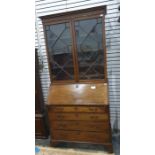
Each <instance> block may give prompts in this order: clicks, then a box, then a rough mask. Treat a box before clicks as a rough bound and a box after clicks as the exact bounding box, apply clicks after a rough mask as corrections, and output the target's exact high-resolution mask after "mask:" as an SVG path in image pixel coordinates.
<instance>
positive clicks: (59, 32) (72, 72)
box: [41, 6, 113, 152]
mask: <svg viewBox="0 0 155 155" xmlns="http://www.w3.org/2000/svg"><path fill="white" fill-rule="evenodd" d="M105 14H106V7H105V6H101V7H94V8H90V9H84V10H80V11H73V12H67V13H63V14H57V15H48V16H44V17H41V19H42V22H43V26H44V34H45V40H46V50H47V56H48V65H49V72H50V78H51V83H52V84H51V87H50V89H49V94H48V102H47V109H48V117H49V126H50V132H51V145H52V146H54V145H56V144H57V143H60V142H72V143H73V142H74V143H91V144H103V145H104V146H105V147H106V148H107V149H108V151H109V152H112V150H113V149H112V140H111V127H110V116H109V103H108V83H107V69H106V67H107V65H106V44H105V23H104V19H105Z"/></svg>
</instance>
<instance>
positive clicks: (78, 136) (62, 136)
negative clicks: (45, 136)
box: [52, 130, 110, 143]
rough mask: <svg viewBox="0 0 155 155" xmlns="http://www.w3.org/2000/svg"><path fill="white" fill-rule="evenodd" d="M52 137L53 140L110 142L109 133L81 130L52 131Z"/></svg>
mask: <svg viewBox="0 0 155 155" xmlns="http://www.w3.org/2000/svg"><path fill="white" fill-rule="evenodd" d="M52 138H53V139H54V140H65V141H76V142H78V141H80V142H94V143H106V142H110V135H109V133H104V132H81V131H60V130H57V131H53V133H52Z"/></svg>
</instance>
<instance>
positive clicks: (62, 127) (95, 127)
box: [51, 121, 110, 132]
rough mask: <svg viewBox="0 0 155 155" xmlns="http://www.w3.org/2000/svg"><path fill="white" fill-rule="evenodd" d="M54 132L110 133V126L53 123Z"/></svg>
mask: <svg viewBox="0 0 155 155" xmlns="http://www.w3.org/2000/svg"><path fill="white" fill-rule="evenodd" d="M51 129H52V130H80V131H102V132H103V131H105V132H108V131H109V129H110V125H109V123H108V121H107V122H92V121H53V122H52V123H51Z"/></svg>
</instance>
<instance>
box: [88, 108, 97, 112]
mask: <svg viewBox="0 0 155 155" xmlns="http://www.w3.org/2000/svg"><path fill="white" fill-rule="evenodd" d="M89 110H91V111H93V112H96V111H97V108H89Z"/></svg>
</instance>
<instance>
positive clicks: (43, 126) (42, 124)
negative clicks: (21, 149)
mask: <svg viewBox="0 0 155 155" xmlns="http://www.w3.org/2000/svg"><path fill="white" fill-rule="evenodd" d="M35 138H36V139H42V138H48V129H47V123H46V114H45V107H44V104H43V94H42V90H41V82H40V78H39V63H38V55H37V50H35Z"/></svg>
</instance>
